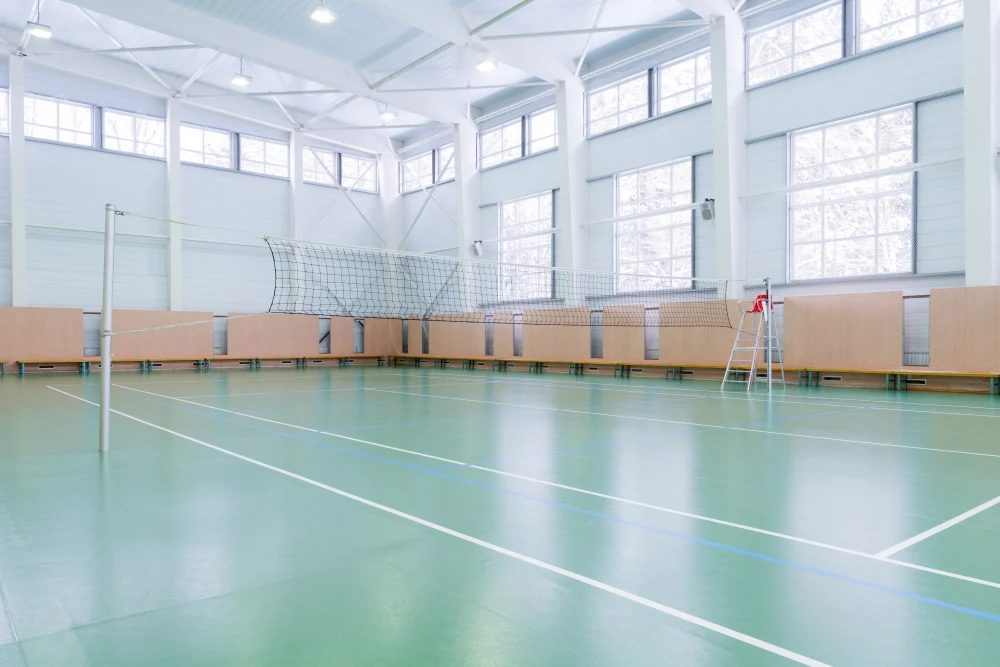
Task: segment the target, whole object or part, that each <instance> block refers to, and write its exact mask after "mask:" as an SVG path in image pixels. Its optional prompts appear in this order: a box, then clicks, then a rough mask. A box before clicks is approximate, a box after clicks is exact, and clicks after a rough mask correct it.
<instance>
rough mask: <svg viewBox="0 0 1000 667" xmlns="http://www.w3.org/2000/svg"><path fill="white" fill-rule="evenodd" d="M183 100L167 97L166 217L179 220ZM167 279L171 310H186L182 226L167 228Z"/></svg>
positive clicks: (180, 215)
mask: <svg viewBox="0 0 1000 667" xmlns="http://www.w3.org/2000/svg"><path fill="white" fill-rule="evenodd" d="M180 105H181V101H180V100H179V99H177V98H176V97H168V98H167V127H166V146H167V218H168V219H170V220H180V219H181V218H182V217H183V213H182V212H181V114H180ZM168 227H169V229H168V230H167V234H168V240H167V244H168V248H167V257H168V263H167V276H168V292H169V295H170V310H183V309H184V302H183V294H184V273H183V271H184V263H183V258H182V253H183V243H184V241H183V234H184V230H183V229H182V228H181V226H180V225H174V224H171V225H168Z"/></svg>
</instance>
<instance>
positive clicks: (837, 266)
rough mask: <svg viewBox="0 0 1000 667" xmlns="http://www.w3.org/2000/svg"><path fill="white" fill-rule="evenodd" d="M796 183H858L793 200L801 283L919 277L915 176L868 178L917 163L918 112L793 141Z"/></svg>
mask: <svg viewBox="0 0 1000 667" xmlns="http://www.w3.org/2000/svg"><path fill="white" fill-rule="evenodd" d="M791 145H792V174H791V175H792V183H793V184H794V185H800V184H803V183H810V182H813V181H818V180H821V179H833V178H838V179H839V178H844V177H850V176H855V175H856V176H858V177H859V178H858V180H852V181H850V182H847V183H842V184H840V185H828V186H825V187H819V188H814V189H809V190H800V191H797V192H794V193H793V194H792V197H791V216H792V223H791V240H792V248H791V256H792V257H791V259H792V271H791V278H792V279H793V280H807V279H810V278H834V277H841V276H859V275H870V274H877V273H904V272H909V271H911V270H912V261H913V260H912V258H913V174H912V173H905V174H897V175H895V176H882V177H881V178H864V174H865V173H866V172H872V171H875V170H878V169H887V168H890V167H897V166H902V165H907V164H910V163H912V162H913V107H912V106H910V105H908V106H905V107H899V108H896V109H891V110H889V111H884V112H882V113H878V114H873V115H870V116H864V117H861V118H855V119H851V120H849V121H844V122H840V123H836V124H832V125H826V126H823V127H819V128H815V129H810V130H803V131H801V132H796V133H794V134H792V137H791Z"/></svg>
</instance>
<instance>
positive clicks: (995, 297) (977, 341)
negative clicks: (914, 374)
mask: <svg viewBox="0 0 1000 667" xmlns="http://www.w3.org/2000/svg"><path fill="white" fill-rule="evenodd" d="M930 367H931V369H933V370H941V371H959V372H964V373H1000V287H997V286H991V287H954V288H947V289H932V290H931V366H930Z"/></svg>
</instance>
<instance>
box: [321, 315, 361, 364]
mask: <svg viewBox="0 0 1000 667" xmlns="http://www.w3.org/2000/svg"><path fill="white" fill-rule="evenodd" d="M317 326H318V325H317ZM330 354H338V355H343V356H345V357H346V356H349V355H352V354H354V318H353V317H331V318H330Z"/></svg>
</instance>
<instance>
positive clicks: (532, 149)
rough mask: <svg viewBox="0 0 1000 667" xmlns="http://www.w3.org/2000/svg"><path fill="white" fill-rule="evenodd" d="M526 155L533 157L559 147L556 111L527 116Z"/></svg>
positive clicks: (551, 110)
mask: <svg viewBox="0 0 1000 667" xmlns="http://www.w3.org/2000/svg"><path fill="white" fill-rule="evenodd" d="M528 137H529V139H528V154H529V155H534V154H535V153H540V152H541V151H544V150H548V149H550V148H555V147H556V146H558V145H559V131H558V126H557V125H556V110H555V109H547V110H545V111H539V112H537V113H533V114H531V115H530V116H528Z"/></svg>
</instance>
